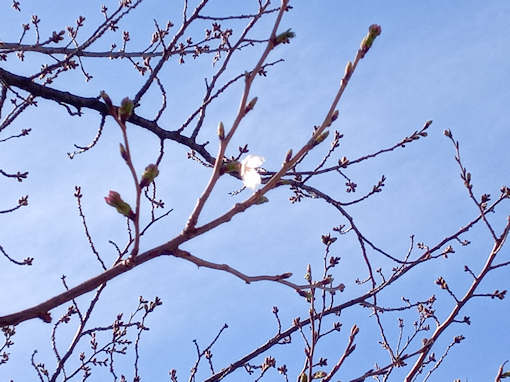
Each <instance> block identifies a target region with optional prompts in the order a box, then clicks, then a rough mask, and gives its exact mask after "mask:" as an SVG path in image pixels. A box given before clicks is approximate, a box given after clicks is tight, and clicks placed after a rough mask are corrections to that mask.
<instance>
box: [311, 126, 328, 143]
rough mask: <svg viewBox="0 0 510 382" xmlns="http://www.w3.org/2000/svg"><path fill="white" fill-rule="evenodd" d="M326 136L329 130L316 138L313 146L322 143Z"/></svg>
mask: <svg viewBox="0 0 510 382" xmlns="http://www.w3.org/2000/svg"><path fill="white" fill-rule="evenodd" d="M328 135H329V130H326V131H325V132H323V133H322V134H321V135H319V136H318V137H316V138H315V141H314V146H317V145H318V144H319V143H322V142H324V140H325V139H326V138H327V137H328Z"/></svg>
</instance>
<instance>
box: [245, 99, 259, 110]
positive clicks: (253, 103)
mask: <svg viewBox="0 0 510 382" xmlns="http://www.w3.org/2000/svg"><path fill="white" fill-rule="evenodd" d="M257 99H258V98H257V97H254V98H253V99H252V100H251V101H250V102H248V105H246V108H245V109H244V112H245V113H248V112H250V111H251V110H253V108H254V107H255V104H256V103H257Z"/></svg>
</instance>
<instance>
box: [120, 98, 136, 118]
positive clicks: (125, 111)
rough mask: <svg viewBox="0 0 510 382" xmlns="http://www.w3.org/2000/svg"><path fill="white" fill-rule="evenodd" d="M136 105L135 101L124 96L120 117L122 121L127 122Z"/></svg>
mask: <svg viewBox="0 0 510 382" xmlns="http://www.w3.org/2000/svg"><path fill="white" fill-rule="evenodd" d="M134 107H135V105H134V104H133V101H131V100H130V99H129V98H128V97H126V98H124V99H123V100H122V102H121V104H120V107H119V119H120V120H121V122H122V123H124V122H126V121H127V120H128V119H129V117H131V114H133V109H134Z"/></svg>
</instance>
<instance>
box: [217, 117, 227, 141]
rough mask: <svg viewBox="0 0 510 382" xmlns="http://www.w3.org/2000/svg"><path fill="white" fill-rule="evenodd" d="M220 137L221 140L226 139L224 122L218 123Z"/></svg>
mask: <svg viewBox="0 0 510 382" xmlns="http://www.w3.org/2000/svg"><path fill="white" fill-rule="evenodd" d="M218 138H219V139H220V141H222V140H224V139H225V127H224V126H223V122H220V123H219V124H218Z"/></svg>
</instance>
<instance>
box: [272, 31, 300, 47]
mask: <svg viewBox="0 0 510 382" xmlns="http://www.w3.org/2000/svg"><path fill="white" fill-rule="evenodd" d="M294 37H296V34H295V33H294V32H292V30H291V29H290V28H289V29H287V30H286V31H285V32H283V33H280V34H279V35H278V36H276V37H275V38H274V40H273V44H274V46H276V45H279V44H288V43H290V39H291V38H294Z"/></svg>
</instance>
